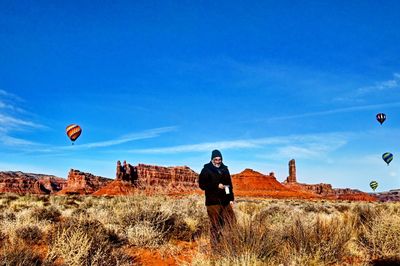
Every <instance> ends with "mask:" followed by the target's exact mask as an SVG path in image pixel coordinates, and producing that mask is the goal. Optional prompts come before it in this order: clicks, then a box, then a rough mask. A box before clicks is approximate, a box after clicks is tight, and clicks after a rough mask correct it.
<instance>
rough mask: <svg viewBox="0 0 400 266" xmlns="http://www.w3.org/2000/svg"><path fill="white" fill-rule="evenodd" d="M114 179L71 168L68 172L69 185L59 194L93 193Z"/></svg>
mask: <svg viewBox="0 0 400 266" xmlns="http://www.w3.org/2000/svg"><path fill="white" fill-rule="evenodd" d="M112 181H113V180H112V179H110V178H106V177H101V176H95V175H92V174H90V173H84V172H81V171H79V170H74V169H71V170H70V171H69V173H68V180H67V185H66V186H65V188H63V189H62V190H61V191H60V192H58V194H67V195H71V194H92V193H94V192H95V191H97V190H99V189H100V188H102V187H104V186H106V185H107V184H109V183H111V182H112Z"/></svg>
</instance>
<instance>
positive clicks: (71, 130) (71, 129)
mask: <svg viewBox="0 0 400 266" xmlns="http://www.w3.org/2000/svg"><path fill="white" fill-rule="evenodd" d="M66 132H67V136H68V138H69V139H70V140H71V141H72V145H74V141H75V140H76V139H77V138H78V137H79V136H80V135H81V133H82V128H81V127H80V126H79V125H77V124H71V125H69V126H67V129H66Z"/></svg>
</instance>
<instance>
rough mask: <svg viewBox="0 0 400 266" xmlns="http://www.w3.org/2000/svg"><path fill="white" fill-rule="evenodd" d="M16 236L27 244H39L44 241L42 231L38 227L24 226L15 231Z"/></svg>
mask: <svg viewBox="0 0 400 266" xmlns="http://www.w3.org/2000/svg"><path fill="white" fill-rule="evenodd" d="M15 235H16V236H17V237H18V238H20V239H22V240H24V241H25V242H26V243H27V244H38V243H39V242H40V241H41V240H42V235H43V233H42V231H41V230H40V229H39V227H38V226H36V225H33V226H23V227H20V228H17V229H16V230H15Z"/></svg>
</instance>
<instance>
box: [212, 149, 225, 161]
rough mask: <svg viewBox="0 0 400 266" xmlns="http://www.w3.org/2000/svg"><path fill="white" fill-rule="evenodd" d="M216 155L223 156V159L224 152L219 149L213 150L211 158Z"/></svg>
mask: <svg viewBox="0 0 400 266" xmlns="http://www.w3.org/2000/svg"><path fill="white" fill-rule="evenodd" d="M215 157H221V160H222V154H221V152H220V151H219V150H213V151H212V152H211V160H212V159H214V158H215Z"/></svg>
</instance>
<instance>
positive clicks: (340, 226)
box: [0, 194, 400, 266]
mask: <svg viewBox="0 0 400 266" xmlns="http://www.w3.org/2000/svg"><path fill="white" fill-rule="evenodd" d="M0 209H1V212H0V249H1V251H0V265H72V266H73V265H110V266H111V265H241V266H242V265H378V264H379V263H388V262H393V263H394V262H399V263H400V203H366V202H333V201H300V200H273V199H265V200H261V199H245V198H239V199H237V203H236V205H235V206H234V210H235V214H236V217H237V225H236V226H235V228H234V229H233V230H232V231H230V232H225V237H224V239H223V241H222V243H221V247H220V250H218V251H216V252H211V250H210V247H209V224H208V218H207V213H206V208H205V206H204V198H203V197H202V196H187V197H182V198H177V197H167V196H151V197H149V196H146V195H135V196H129V197H91V196H33V195H30V196H16V195H9V194H3V195H0ZM382 265H384V264H382Z"/></svg>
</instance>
